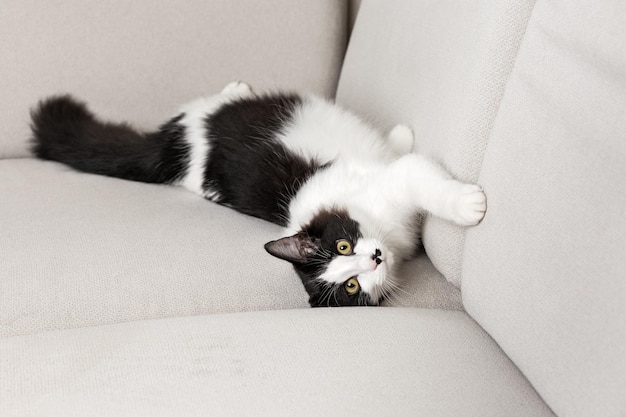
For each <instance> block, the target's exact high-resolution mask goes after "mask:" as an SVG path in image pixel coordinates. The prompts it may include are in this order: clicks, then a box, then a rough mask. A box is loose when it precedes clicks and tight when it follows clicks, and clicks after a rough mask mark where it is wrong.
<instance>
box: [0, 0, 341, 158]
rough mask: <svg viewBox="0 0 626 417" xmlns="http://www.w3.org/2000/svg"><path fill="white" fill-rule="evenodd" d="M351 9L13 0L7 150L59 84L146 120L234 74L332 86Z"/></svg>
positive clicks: (322, 89)
mask: <svg viewBox="0 0 626 417" xmlns="http://www.w3.org/2000/svg"><path fill="white" fill-rule="evenodd" d="M296 3H297V4H296ZM347 19H348V16H347V2H346V1H336V0H316V1H313V2H312V1H306V0H297V1H296V0H271V1H257V0H239V1H236V2H231V1H218V0H213V1H201V0H191V1H185V2H180V1H175V0H158V1H131V2H128V1H124V0H101V1H96V2H90V1H87V2H86V1H81V0H67V1H64V2H62V3H54V4H52V3H51V4H48V3H46V4H42V3H41V2H40V1H35V0H8V1H3V2H2V13H0V50H1V51H2V53H1V54H0V91H2V94H1V95H0V109H2V111H1V112H0V158H8V157H16V156H25V155H26V154H27V150H26V145H25V142H24V139H25V137H27V136H28V109H29V108H30V107H31V106H33V105H34V104H35V103H36V102H37V101H38V100H40V99H41V98H43V97H44V96H47V95H51V94H59V93H73V94H75V95H78V96H79V97H80V98H82V99H84V100H86V101H87V102H89V103H90V104H91V105H92V106H93V109H94V110H95V111H96V112H97V113H99V114H102V115H103V116H105V117H108V118H113V119H115V120H118V119H124V120H128V121H130V122H134V123H137V125H138V126H140V127H144V128H154V127H155V126H156V125H157V124H158V123H161V122H163V121H164V120H165V119H166V118H169V117H170V116H171V115H172V114H173V112H175V111H176V109H178V107H179V106H180V105H182V104H184V103H185V102H187V101H190V100H193V99H195V98H197V97H199V96H202V95H207V94H214V93H216V92H218V91H219V90H220V89H221V88H222V87H223V86H224V85H226V83H228V82H230V81H232V80H234V79H242V80H245V81H247V82H249V83H250V84H252V85H253V86H256V87H259V88H276V87H281V88H293V89H298V90H311V91H315V92H318V93H320V94H323V95H326V96H332V95H333V94H334V91H335V86H336V82H337V77H338V74H339V68H340V65H341V60H342V58H343V54H344V50H345V44H346V36H347V30H346V26H347Z"/></svg>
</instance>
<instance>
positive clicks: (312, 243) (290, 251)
mask: <svg viewBox="0 0 626 417" xmlns="http://www.w3.org/2000/svg"><path fill="white" fill-rule="evenodd" d="M318 249H319V241H318V240H317V239H312V238H310V237H309V236H307V235H305V234H302V233H296V234H295V235H293V236H287V237H284V238H282V239H278V240H274V241H271V242H267V243H266V244H265V250H266V251H267V252H268V253H269V254H270V255H273V256H275V257H277V258H279V259H283V260H285V261H289V262H292V263H304V262H305V261H306V260H307V259H308V258H310V257H311V256H313V255H315V253H316V252H317V250H318Z"/></svg>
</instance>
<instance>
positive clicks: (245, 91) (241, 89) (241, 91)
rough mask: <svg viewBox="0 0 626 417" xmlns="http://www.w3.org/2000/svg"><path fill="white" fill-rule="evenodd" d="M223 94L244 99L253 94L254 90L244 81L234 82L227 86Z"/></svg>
mask: <svg viewBox="0 0 626 417" xmlns="http://www.w3.org/2000/svg"><path fill="white" fill-rule="evenodd" d="M221 94H223V95H227V96H232V95H237V96H242V97H244V96H249V95H251V94H252V88H251V87H250V86H249V85H248V84H246V83H244V82H243V81H233V82H230V83H228V84H226V87H224V88H223V89H222V92H221Z"/></svg>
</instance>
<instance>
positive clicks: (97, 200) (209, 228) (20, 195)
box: [0, 159, 308, 335]
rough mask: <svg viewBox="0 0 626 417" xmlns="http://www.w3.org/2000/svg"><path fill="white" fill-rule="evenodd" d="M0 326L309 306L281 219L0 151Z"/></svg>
mask: <svg viewBox="0 0 626 417" xmlns="http://www.w3.org/2000/svg"><path fill="white" fill-rule="evenodd" d="M0 196H1V197H0V201H1V203H0V231H1V232H0V253H2V257H1V258H0V264H1V267H0V277H1V279H0V313H1V314H0V318H1V323H0V324H1V327H0V335H12V334H24V333H31V332H36V331H42V330H49V329H58V328H69V327H79V326H89V325H97V324H104V323H115V322H119V321H128V320H138V319H145V318H155V317H168V316H178V315H193V314H205V313H209V312H224V311H242V310H258V309H276V308H294V307H306V306H308V303H307V299H308V296H307V294H306V292H305V291H304V289H303V287H302V284H301V283H300V281H299V279H298V278H297V277H296V276H295V274H294V273H293V272H292V269H291V267H290V266H289V265H288V264H287V263H286V262H282V261H279V260H276V259H275V258H273V257H271V256H269V255H268V254H267V253H266V252H265V250H264V249H263V245H264V243H265V242H267V241H269V240H272V239H275V238H277V237H279V236H280V234H281V228H280V227H278V226H275V225H273V224H271V223H268V222H264V221H262V220H258V219H255V218H252V217H248V216H244V215H241V214H239V213H236V212H235V211H233V210H230V209H227V208H224V207H221V206H218V205H216V204H212V203H210V202H208V201H206V200H204V199H202V198H200V197H198V196H196V195H195V194H193V193H190V192H188V191H185V190H183V189H181V188H176V187H169V186H161V185H150V184H142V183H137V182H131V181H123V180H119V179H114V178H107V177H102V176H97V175H89V174H83V173H77V172H75V171H72V170H70V169H69V168H67V167H65V166H63V165H60V164H56V163H52V162H43V161H37V160H34V159H16V160H1V161H0Z"/></svg>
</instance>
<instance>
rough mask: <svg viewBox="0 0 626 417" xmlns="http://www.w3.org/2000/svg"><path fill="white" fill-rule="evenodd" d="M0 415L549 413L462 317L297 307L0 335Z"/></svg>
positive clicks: (433, 416)
mask: <svg viewBox="0 0 626 417" xmlns="http://www.w3.org/2000/svg"><path fill="white" fill-rule="evenodd" d="M0 379H1V380H2V390H0V415H2V416H6V417H14V416H31V415H46V416H63V417H70V416H81V417H83V416H94V417H97V416H115V417H118V416H131V415H133V416H139V415H145V416H154V417H159V416H176V417H178V416H209V415H210V416H244V415H254V416H272V417H275V416H302V417H305V416H320V415H324V416H348V415H362V416H377V417H380V416H416V415H418V416H430V417H442V416H449V417H458V416H465V417H472V416H477V417H478V416H480V417H490V416H494V417H496V416H497V417H502V416H516V417H524V416H529V417H530V416H532V417H544V416H552V413H551V412H550V411H549V409H548V408H547V407H546V406H545V404H544V403H543V401H542V400H541V399H540V398H539V397H538V396H537V394H536V393H535V391H534V390H533V388H532V387H531V386H530V385H529V384H528V382H527V381H526V380H525V378H524V377H523V376H522V375H521V373H520V372H519V371H518V369H517V368H516V367H515V366H514V365H513V364H512V363H511V362H510V361H509V359H508V358H507V357H506V356H505V355H504V354H503V353H502V351H501V350H500V349H499V348H498V346H497V345H496V344H495V343H494V342H493V340H492V339H491V338H490V337H489V336H488V335H487V334H486V333H485V332H484V331H482V330H481V329H480V327H479V326H478V325H476V323H475V322H473V321H472V320H471V319H470V318H469V317H468V316H467V315H466V314H465V313H462V312H453V311H438V310H420V309H399V308H344V309H303V310H283V311H267V312H249V313H235V314H226V315H210V316H204V317H186V318H172V319H160V320H153V321H141V322H132V323H122V324H116V325H108V326H99V327H92V328H84V329H71V330H61V331H54V332H47V333H41V334H36V335H28V336H17V337H11V338H3V339H0Z"/></svg>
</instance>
